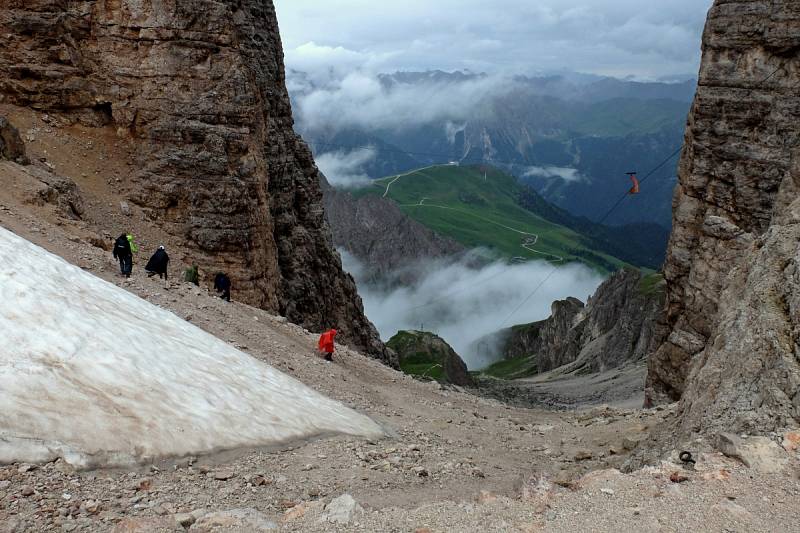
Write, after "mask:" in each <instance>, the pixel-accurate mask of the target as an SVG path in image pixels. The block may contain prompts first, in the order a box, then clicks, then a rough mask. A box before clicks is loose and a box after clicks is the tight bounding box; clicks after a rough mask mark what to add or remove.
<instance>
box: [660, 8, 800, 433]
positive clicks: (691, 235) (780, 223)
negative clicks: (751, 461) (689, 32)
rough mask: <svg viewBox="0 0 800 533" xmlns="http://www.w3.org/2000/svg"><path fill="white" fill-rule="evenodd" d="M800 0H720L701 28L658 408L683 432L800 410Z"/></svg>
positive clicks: (752, 423)
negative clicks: (666, 405)
mask: <svg viewBox="0 0 800 533" xmlns="http://www.w3.org/2000/svg"><path fill="white" fill-rule="evenodd" d="M798 87H800V2H798V1H796V0H780V1H767V0H717V1H716V2H715V3H714V6H713V7H712V9H711V11H710V12H709V17H708V22H707V25H706V29H705V33H704V37H703V60H702V65H701V69H700V78H699V87H698V90H697V95H696V98H695V101H694V104H693V107H692V112H691V114H690V117H689V123H688V127H687V130H686V139H685V145H684V150H683V155H682V158H681V162H680V169H679V178H680V182H679V185H678V187H677V189H676V192H675V197H674V202H673V207H674V216H673V233H672V237H671V240H670V246H669V250H668V256H667V262H666V265H665V278H666V281H667V310H666V315H665V320H664V322H663V324H662V327H663V329H664V332H663V333H664V339H665V341H664V343H663V344H662V345H661V347H660V348H659V349H658V351H657V353H656V354H655V355H654V356H653V357H651V359H650V365H649V373H648V382H647V398H648V402H650V403H658V402H663V401H673V400H677V399H680V398H683V401H682V404H681V406H682V407H681V414H682V418H681V419H682V421H683V422H682V423H683V427H684V429H685V430H687V431H706V430H708V429H709V428H713V427H716V426H720V425H724V426H725V427H727V429H728V430H732V431H736V430H737V429H741V430H742V431H766V430H770V429H772V428H774V427H776V426H779V425H780V424H781V423H782V422H785V421H787V420H790V419H792V418H794V419H795V420H798V419H800V416H798V413H799V412H800V396H799V395H798V394H799V393H798V383H799V381H798V379H799V378H798V373H799V372H800V352H798V343H797V340H798V337H797V335H798V333H797V332H798V326H800V316H799V315H798V311H797V309H796V302H795V300H796V298H797V290H798V288H800V287H798V286H797V275H796V272H795V269H796V265H795V263H796V262H797V260H798V252H800V250H799V249H798V247H797V245H798V234H797V192H798V189H797V183H798V172H797V164H798V163H797V158H798V144H799V143H800V89H799V88H798Z"/></svg>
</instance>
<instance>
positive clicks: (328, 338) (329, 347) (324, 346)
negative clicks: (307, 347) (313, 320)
mask: <svg viewBox="0 0 800 533" xmlns="http://www.w3.org/2000/svg"><path fill="white" fill-rule="evenodd" d="M336 333H337V331H336V330H335V329H329V330H328V331H326V332H325V333H323V334H322V335H320V336H319V343H318V344H317V345H318V347H319V353H320V354H321V355H324V356H325V360H326V361H333V350H334V349H335V348H334V344H333V339H334V338H335V337H336Z"/></svg>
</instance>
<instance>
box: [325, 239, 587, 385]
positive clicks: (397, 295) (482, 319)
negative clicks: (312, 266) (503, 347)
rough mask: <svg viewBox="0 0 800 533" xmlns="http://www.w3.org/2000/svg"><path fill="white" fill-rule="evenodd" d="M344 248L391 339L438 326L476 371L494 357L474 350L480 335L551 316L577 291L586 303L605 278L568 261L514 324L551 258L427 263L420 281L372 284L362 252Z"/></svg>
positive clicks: (373, 315)
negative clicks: (554, 306) (558, 303)
mask: <svg viewBox="0 0 800 533" xmlns="http://www.w3.org/2000/svg"><path fill="white" fill-rule="evenodd" d="M340 253H341V254H342V260H343V263H344V267H345V270H347V271H348V272H350V273H351V274H353V277H354V278H355V279H356V282H357V283H358V289H359V294H360V295H361V297H362V299H363V300H364V308H365V311H366V313H367V316H368V317H369V319H370V320H372V322H373V323H374V324H375V326H376V327H377V328H378V331H379V332H380V334H381V337H382V338H383V339H384V340H388V339H389V338H391V337H392V336H393V335H394V334H395V333H397V332H398V331H399V330H403V329H424V330H426V331H432V332H434V333H437V334H438V335H440V336H441V337H442V338H444V339H445V340H446V341H447V342H448V343H449V344H450V345H451V346H452V347H453V348H454V349H455V350H456V352H458V354H459V355H461V356H462V357H463V358H464V361H465V362H466V363H467V366H469V368H470V369H473V370H474V369H479V368H482V367H485V366H486V365H488V364H490V363H491V362H493V361H491V360H487V359H481V356H479V355H478V354H477V353H475V352H474V351H473V349H474V346H472V345H473V343H474V342H475V341H476V340H478V339H480V338H482V337H484V336H485V335H488V334H490V333H494V332H495V331H497V330H499V329H501V328H503V327H509V326H511V325H514V324H524V323H528V322H533V321H536V320H542V319H544V318H547V317H548V316H550V306H551V304H552V302H553V301H555V300H561V299H564V298H566V297H567V296H574V297H576V298H580V299H581V300H582V301H586V299H587V297H588V296H589V295H590V294H592V293H594V291H595V289H596V288H597V287H598V286H599V285H600V283H602V281H603V278H602V277H601V276H599V275H597V274H596V273H595V272H593V271H591V270H589V269H588V268H586V267H584V266H582V265H578V264H572V265H566V266H560V267H558V269H557V270H556V271H555V273H553V274H552V276H551V277H550V278H549V279H548V280H547V281H546V282H545V284H544V285H542V287H541V288H540V289H539V291H538V292H537V293H536V294H535V295H534V296H533V297H532V298H531V299H530V300H528V301H527V302H526V303H525V304H524V305H523V306H522V307H521V308H520V310H519V311H518V312H517V313H516V314H514V316H512V317H511V318H510V319H509V320H507V321H506V318H507V317H508V316H509V315H510V314H511V313H512V312H513V311H514V309H515V308H516V307H517V306H518V305H520V303H522V302H523V300H524V299H525V297H526V296H528V295H529V294H530V293H531V291H533V290H534V288H535V287H536V286H537V285H539V284H540V283H541V282H542V280H544V279H545V278H546V277H547V276H548V275H549V274H550V273H551V272H552V271H553V265H551V264H549V263H546V262H543V261H536V262H529V263H524V264H515V265H509V264H507V263H505V262H495V263H491V264H489V265H486V266H484V267H481V268H476V267H474V266H470V265H469V262H467V261H461V262H456V263H452V262H451V263H444V262H441V261H427V262H424V263H420V264H419V265H417V266H416V267H415V268H416V269H417V270H418V271H419V272H418V276H417V279H418V281H417V282H416V283H415V284H413V285H412V286H400V287H391V286H388V287H376V286H374V285H373V286H370V285H368V284H366V283H365V280H364V276H363V273H364V269H363V265H361V264H360V262H359V261H358V260H357V259H356V258H355V257H353V256H352V255H350V254H348V253H347V252H344V251H342V250H340Z"/></svg>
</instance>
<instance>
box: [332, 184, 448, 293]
mask: <svg viewBox="0 0 800 533" xmlns="http://www.w3.org/2000/svg"><path fill="white" fill-rule="evenodd" d="M323 192H324V196H325V216H326V217H327V219H328V222H329V223H330V225H331V229H332V231H333V242H334V244H335V245H336V246H337V247H341V248H342V249H344V250H346V251H347V252H348V253H351V254H353V256H355V257H356V258H357V259H359V260H360V261H361V262H362V263H363V265H364V268H365V269H367V271H366V272H365V276H364V277H365V278H366V279H367V280H370V281H379V282H389V283H393V282H394V283H403V284H407V283H413V282H414V281H416V279H417V276H419V274H420V269H419V268H411V267H413V266H418V265H419V264H420V262H421V261H426V260H432V259H447V258H452V257H454V256H457V255H459V254H461V253H462V252H464V247H463V246H461V245H460V244H459V243H457V242H456V241H454V240H452V239H448V238H446V237H442V236H441V235H438V234H437V233H435V232H433V231H431V230H430V229H428V228H426V227H425V226H423V225H422V224H420V223H419V222H417V221H416V220H413V219H411V218H410V217H408V216H407V215H406V214H404V213H403V212H402V211H401V210H400V208H399V207H397V204H395V203H394V202H392V201H390V200H386V199H384V198H379V197H377V196H371V195H367V196H362V197H360V198H354V197H353V195H351V194H350V193H349V192H347V191H344V190H338V189H335V188H333V187H331V186H330V185H328V184H327V182H323Z"/></svg>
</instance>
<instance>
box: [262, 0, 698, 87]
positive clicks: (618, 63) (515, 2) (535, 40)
mask: <svg viewBox="0 0 800 533" xmlns="http://www.w3.org/2000/svg"><path fill="white" fill-rule="evenodd" d="M711 4H712V0H670V1H669V2H641V0H537V1H535V2H532V1H531V0H495V1H493V2H485V1H483V0H437V1H436V2H431V1H429V0H407V1H405V2H374V1H367V0H338V1H336V2H320V1H319V0H276V1H275V6H276V10H277V13H278V18H279V22H280V29H281V36H282V38H283V42H284V48H285V50H286V63H287V65H288V66H289V67H290V68H297V69H299V70H314V71H315V72H320V71H329V70H337V69H342V70H352V66H353V65H354V64H359V65H366V66H367V67H368V68H369V70H370V71H372V72H375V71H382V72H392V71H395V70H427V69H431V68H439V69H443V70H461V69H470V70H472V71H474V72H489V73H497V72H501V73H502V72H505V73H508V72H513V73H516V74H537V73H548V72H558V71H575V72H587V73H593V74H600V75H606V76H615V77H626V76H629V75H634V76H638V77H648V78H657V77H661V76H665V75H677V74H692V73H695V72H697V67H698V64H699V57H700V37H701V34H702V30H703V24H704V22H705V16H706V12H707V11H708V9H709V7H710V6H711Z"/></svg>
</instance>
